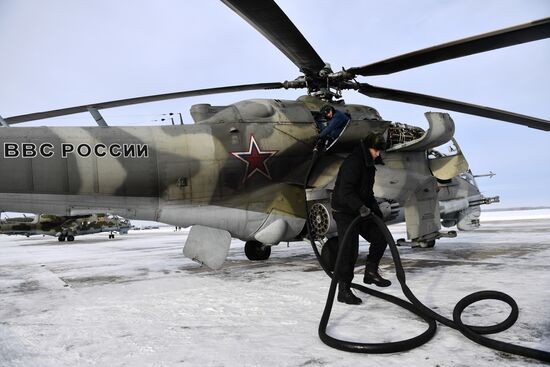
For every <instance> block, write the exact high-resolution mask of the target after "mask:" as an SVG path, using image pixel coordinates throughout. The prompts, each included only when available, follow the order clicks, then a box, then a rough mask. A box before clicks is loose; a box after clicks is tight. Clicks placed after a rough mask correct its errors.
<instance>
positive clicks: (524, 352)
mask: <svg viewBox="0 0 550 367" xmlns="http://www.w3.org/2000/svg"><path fill="white" fill-rule="evenodd" d="M317 158H318V152H317V151H316V150H314V152H313V157H312V160H311V164H310V167H309V170H308V172H307V175H306V179H305V183H304V189H306V188H307V187H308V182H309V176H310V175H311V171H312V170H313V167H314V165H315V163H316V161H317ZM306 213H309V208H308V205H307V200H306ZM370 218H371V219H373V220H374V222H375V223H376V225H377V226H378V227H379V228H380V230H381V231H382V233H383V234H384V237H385V238H386V241H387V243H388V245H389V247H390V251H391V254H392V258H393V262H394V265H395V271H396V275H397V279H398V281H399V284H400V285H401V289H402V291H403V293H404V294H405V296H406V297H407V299H408V300H409V302H407V301H405V300H403V299H401V298H398V297H395V296H392V295H389V294H386V293H383V292H380V291H377V290H374V289H371V288H368V287H365V286H363V285H359V284H355V283H352V284H351V287H352V288H355V289H357V290H360V291H362V292H364V293H367V294H370V295H372V296H375V297H379V298H381V299H384V300H386V301H389V302H391V303H394V304H396V305H398V306H401V307H403V308H405V309H407V310H409V311H410V312H412V313H414V314H416V315H417V316H419V317H421V318H422V319H423V320H424V321H425V322H426V323H427V324H428V328H427V329H426V331H424V332H423V333H422V334H420V335H418V336H416V337H413V338H410V339H406V340H401V341H397V342H388V343H358V342H351V341H346V340H340V339H336V338H334V337H332V336H330V335H328V334H327V332H326V330H327V324H328V321H329V319H330V313H331V311H332V306H333V303H334V296H335V294H336V287H337V283H338V279H336V277H335V276H334V274H337V273H338V269H339V266H340V258H341V256H342V252H343V251H342V248H343V246H339V247H338V255H337V258H336V265H335V268H334V273H333V272H331V271H330V270H329V266H328V264H325V263H324V261H323V260H322V259H321V255H320V254H319V251H318V250H317V246H316V245H315V242H314V239H313V236H312V233H311V227H310V223H309V219H308V220H306V226H307V231H308V236H309V239H310V242H311V246H312V248H313V251H314V253H315V256H316V257H317V261H318V262H319V264H320V265H321V267H322V268H323V270H324V271H325V273H327V275H328V276H329V277H330V278H332V281H331V283H330V289H329V292H328V296H327V301H326V304H325V309H324V311H323V315H322V317H321V321H320V323H319V337H320V338H321V340H322V341H323V343H325V344H326V345H328V346H330V347H332V348H336V349H339V350H343V351H347V352H356V353H375V354H380V353H395V352H401V351H405V350H410V349H413V348H416V347H418V346H420V345H422V344H424V343H426V342H427V341H429V340H430V339H431V338H432V337H433V336H434V334H435V331H436V328H437V326H436V321H439V322H440V323H442V324H444V325H446V326H449V327H451V328H453V329H456V330H459V331H460V332H461V333H462V334H463V335H464V336H466V337H467V338H468V339H470V340H473V341H474V342H476V343H479V344H481V345H484V346H486V347H489V348H492V349H496V350H499V351H501V352H505V353H511V354H516V355H520V356H523V357H528V358H533V359H538V360H540V361H544V362H547V363H550V353H549V352H546V351H543V350H538V349H533V348H527V347H522V346H519V345H515V344H511V343H506V342H502V341H498V340H494V339H490V338H488V337H486V336H484V334H494V333H499V332H501V331H504V330H506V329H508V328H509V327H510V326H512V325H513V324H514V323H515V322H516V320H517V318H518V315H519V310H518V305H517V303H516V302H515V301H514V299H513V298H512V297H510V296H509V295H507V294H506V293H502V292H498V291H492V290H485V291H480V292H475V293H472V294H470V295H468V296H466V297H464V298H463V299H461V300H460V301H459V302H458V303H457V304H456V306H455V308H454V310H453V320H450V319H448V318H446V317H444V316H442V315H440V314H438V313H436V312H434V311H433V310H431V309H430V308H429V307H427V306H425V305H424V304H423V303H422V302H420V301H419V300H418V299H417V298H416V296H415V295H414V294H413V292H412V291H411V290H410V288H409V287H408V286H407V283H406V277H405V271H404V270H403V265H402V263H401V258H400V256H399V251H398V249H397V245H396V244H395V241H394V239H393V236H392V234H391V233H390V231H389V230H388V227H387V226H386V224H385V223H384V221H383V220H382V219H380V218H379V217H377V216H376V215H372V214H371V215H370ZM362 219H363V218H362V217H361V216H357V217H356V218H355V219H354V220H353V221H352V223H351V225H350V226H349V228H348V230H347V231H346V233H344V235H343V238H342V240H341V241H340V243H347V239H348V237H349V235H350V233H351V229H352V228H353V227H354V226H356V225H357V224H358V222H359V221H360V220H362ZM488 299H492V300H499V301H502V302H504V303H506V304H508V305H509V306H510V307H511V311H510V315H508V317H507V318H506V319H505V320H504V321H502V322H500V323H498V324H495V325H491V326H475V325H466V324H464V323H463V322H462V320H461V315H462V312H463V311H464V309H465V308H466V307H468V306H469V305H471V304H473V303H475V302H478V301H481V300H488Z"/></svg>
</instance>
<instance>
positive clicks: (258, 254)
mask: <svg viewBox="0 0 550 367" xmlns="http://www.w3.org/2000/svg"><path fill="white" fill-rule="evenodd" d="M244 253H245V255H246V257H247V258H248V260H251V261H263V260H267V259H269V256H270V255H271V246H266V245H264V244H263V243H261V242H258V241H246V243H245V244H244Z"/></svg>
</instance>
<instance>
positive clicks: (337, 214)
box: [332, 133, 391, 305]
mask: <svg viewBox="0 0 550 367" xmlns="http://www.w3.org/2000/svg"><path fill="white" fill-rule="evenodd" d="M385 148H386V141H385V139H384V137H383V136H382V135H378V134H372V133H371V134H369V135H368V136H367V137H366V138H365V139H362V140H361V142H360V144H359V145H358V146H357V147H355V149H354V150H353V151H352V153H351V154H350V155H349V156H347V158H346V159H345V160H344V162H343V163H342V166H341V167H340V170H339V171H338V176H337V178H336V184H335V186H334V191H333V192H332V210H333V216H334V219H335V220H336V226H337V229H338V235H339V244H338V246H343V247H344V248H343V252H342V255H341V257H342V258H341V259H340V264H339V265H340V266H339V267H338V273H337V274H335V275H336V277H337V279H338V297H337V299H338V302H342V303H347V304H354V305H357V304H360V303H361V302H362V301H361V298H359V297H357V296H355V295H354V294H353V292H352V291H351V289H350V285H351V282H352V280H353V270H354V268H355V263H356V261H357V257H358V252H359V237H358V236H359V235H361V237H363V238H364V239H365V240H367V241H369V242H370V247H369V254H368V256H367V261H366V268H365V276H364V277H363V282H364V283H367V284H373V283H374V284H375V285H377V286H379V287H388V286H390V285H391V281H389V280H387V279H384V278H382V276H381V275H380V274H379V272H378V265H379V263H380V259H381V258H382V256H383V255H384V251H385V250H386V247H387V241H386V239H385V237H384V235H383V233H382V231H381V230H380V229H379V228H378V226H377V225H376V223H375V222H374V220H373V219H372V218H370V219H369V215H370V214H371V213H372V215H377V216H378V217H380V218H383V215H382V212H381V211H380V208H379V207H378V203H377V201H376V198H375V197H374V192H373V186H374V176H375V172H376V167H375V164H384V162H383V161H382V157H380V152H381V151H383V150H385ZM357 215H361V216H362V217H364V219H362V220H361V221H360V222H359V224H358V225H357V226H355V227H354V228H350V229H349V230H350V234H349V236H348V238H347V241H346V243H342V241H343V239H344V238H343V237H344V234H345V233H346V231H347V230H348V228H349V227H350V224H351V222H352V221H353V219H354V218H355V217H357Z"/></svg>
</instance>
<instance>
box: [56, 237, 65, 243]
mask: <svg viewBox="0 0 550 367" xmlns="http://www.w3.org/2000/svg"><path fill="white" fill-rule="evenodd" d="M57 240H58V241H59V242H63V241H65V236H63V235H60V236H59V237H57Z"/></svg>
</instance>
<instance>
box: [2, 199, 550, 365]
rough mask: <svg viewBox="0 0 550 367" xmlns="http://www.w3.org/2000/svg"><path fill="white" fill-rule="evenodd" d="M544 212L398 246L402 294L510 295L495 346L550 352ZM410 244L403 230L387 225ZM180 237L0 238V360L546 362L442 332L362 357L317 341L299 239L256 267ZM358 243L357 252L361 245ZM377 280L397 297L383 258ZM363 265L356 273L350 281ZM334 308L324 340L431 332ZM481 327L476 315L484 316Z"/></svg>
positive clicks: (321, 283)
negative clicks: (199, 259)
mask: <svg viewBox="0 0 550 367" xmlns="http://www.w3.org/2000/svg"><path fill="white" fill-rule="evenodd" d="M549 229H550V210H538V211H522V212H519V211H518V212H504V213H503V212H497V213H488V214H484V215H483V217H482V227H481V228H480V229H479V230H477V231H475V232H470V233H466V232H461V233H459V236H458V237H457V238H454V239H443V240H440V241H439V242H438V244H437V245H436V247H435V248H434V249H410V248H405V247H402V248H400V254H401V257H402V260H403V265H404V267H405V271H406V273H407V280H408V285H409V287H410V288H411V289H412V290H413V291H414V292H415V294H416V295H417V297H418V298H419V299H420V300H421V301H423V302H424V303H425V304H426V305H428V306H430V307H432V308H433V309H435V310H436V311H438V312H440V313H442V314H444V315H445V316H447V317H450V316H451V313H452V309H453V307H454V305H455V304H456V302H458V300H459V299H460V298H462V297H463V296H465V295H467V294H469V293H472V292H475V291H478V290H483V289H493V290H500V291H504V292H506V293H508V294H510V295H511V296H512V297H513V298H514V299H515V300H516V301H517V303H518V305H519V308H520V316H519V320H518V321H517V323H516V324H515V325H514V326H513V327H512V328H511V329H509V330H507V331H505V332H503V333H501V334H499V335H497V336H493V337H494V338H495V339H499V340H503V341H507V342H512V343H517V344H521V345H524V346H528V347H532V348H537V349H544V350H547V351H550V306H549V304H550V286H549V285H550V230H549ZM390 230H391V231H392V233H393V234H394V237H395V238H400V237H404V232H405V227H404V225H402V224H401V225H394V226H391V227H390ZM186 236H187V231H186V230H183V231H178V232H174V228H173V227H164V228H161V229H158V230H142V231H130V233H129V234H128V235H126V236H118V235H117V237H116V238H115V239H114V240H109V239H107V234H106V233H103V234H96V235H89V236H83V237H77V239H76V240H75V242H73V243H70V244H69V243H67V242H65V243H60V242H58V241H57V239H55V238H51V237H38V236H37V237H31V238H25V237H15V236H12V237H8V236H0V366H174V365H181V366H265V365H269V366H351V365H373V366H374V365H383V366H413V365H414V366H441V367H443V366H472V365H476V366H479V367H480V366H491V367H494V366H501V365H506V366H537V365H541V364H542V363H541V362H537V361H533V360H529V359H525V358H522V357H516V356H511V355H508V354H504V353H500V352H496V351H493V350H490V349H487V348H485V347H482V346H480V345H477V344H475V343H473V342H471V341H470V340H468V339H466V338H465V337H463V336H462V335H461V334H460V333H459V332H457V331H455V330H453V329H449V328H447V327H445V326H442V325H439V326H438V331H437V333H436V335H435V336H434V338H433V339H432V340H431V341H430V342H428V343H427V344H425V345H423V346H422V347H420V348H417V349H414V350H412V351H408V352H403V353H396V354H389V355H360V354H353V353H346V352H341V351H338V350H334V349H331V348H329V347H327V346H326V345H324V344H323V343H322V342H321V341H320V339H319V338H318V336H317V327H318V322H319V319H320V316H321V313H322V311H323V307H324V304H325V300H326V295H327V292H328V287H329V279H328V278H327V277H326V276H325V274H324V272H323V271H322V270H320V268H319V266H318V265H317V263H316V260H315V256H314V255H313V253H312V250H311V248H310V246H309V245H308V244H307V243H291V244H290V246H289V247H287V245H286V243H285V244H280V245H279V246H277V247H274V248H273V251H272V255H271V258H270V259H269V260H268V261H266V262H250V261H248V260H247V259H246V257H245V255H244V251H243V243H242V242H240V241H237V240H235V241H233V244H232V247H231V251H230V254H229V258H228V260H227V262H226V263H225V266H224V267H223V268H222V269H221V270H218V271H211V270H208V269H205V268H202V267H200V266H199V265H198V264H196V263H194V262H192V261H191V260H189V259H186V258H185V257H184V256H183V254H182V251H181V249H182V245H183V243H184V240H185V238H186ZM366 246H367V245H366V243H364V242H363V243H362V245H361V251H362V253H364V252H365V251H366V250H367V247H366ZM381 267H382V270H383V274H384V275H385V276H387V277H389V278H390V279H391V280H392V282H394V285H392V286H391V287H390V288H389V289H388V293H391V294H394V295H398V296H401V297H402V293H401V291H400V289H399V287H398V286H397V285H396V284H397V279H396V278H395V272H394V269H393V265H392V263H391V257H390V254H389V251H386V256H385V257H384V259H383V261H382V266H381ZM362 270H363V267H362V266H361V267H357V268H356V281H360V280H361V271H362ZM360 296H361V297H362V299H363V304H362V305H360V306H347V305H342V304H338V303H335V307H334V309H333V316H332V318H331V321H330V323H329V333H330V334H331V335H333V336H335V337H340V338H346V339H348V340H356V341H363V342H382V341H392V340H393V341H395V340H400V339H404V338H409V337H411V336H413V335H417V334H419V333H421V332H422V331H424V330H425V324H424V323H423V322H422V321H419V320H418V319H417V318H416V317H415V316H413V315H411V314H409V313H408V311H405V310H403V309H401V308H398V307H397V306H393V305H391V304H388V303H385V302H384V301H381V300H379V299H376V298H372V297H370V296H367V295H363V294H361V295H360ZM508 308H509V307H508V306H506V305H504V304H501V303H498V302H495V301H491V302H489V301H486V302H481V303H478V304H475V305H473V306H471V307H470V308H468V309H467V315H465V316H464V317H463V319H464V320H465V321H466V322H467V323H476V321H475V320H476V318H475V316H476V315H482V316H483V317H484V318H483V319H482V321H478V322H477V323H478V324H485V325H487V324H491V323H492V322H494V321H500V320H503V319H504V318H505V317H506V316H507V315H508ZM478 320H479V319H478Z"/></svg>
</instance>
